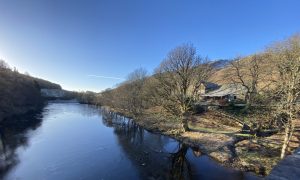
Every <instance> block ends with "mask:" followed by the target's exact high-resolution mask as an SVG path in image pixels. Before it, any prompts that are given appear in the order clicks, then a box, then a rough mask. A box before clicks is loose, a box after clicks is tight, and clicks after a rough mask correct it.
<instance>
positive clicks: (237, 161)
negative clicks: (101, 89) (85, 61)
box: [106, 107, 299, 176]
mask: <svg viewBox="0 0 300 180" xmlns="http://www.w3.org/2000/svg"><path fill="white" fill-rule="evenodd" d="M106 108H108V107H106ZM109 110H110V111H114V112H116V113H120V114H122V115H124V116H127V117H131V118H133V119H134V120H135V122H136V123H137V124H138V125H140V126H142V127H143V128H145V129H147V130H149V131H151V132H156V133H161V134H163V135H167V136H170V137H172V138H175V139H177V140H179V141H181V142H183V143H185V144H188V145H190V146H194V147H198V148H199V149H200V150H201V153H203V154H205V155H208V156H210V157H211V158H213V159H214V160H216V161H218V162H219V163H221V164H222V165H224V166H226V167H230V168H234V169H238V170H242V171H251V172H254V173H256V174H257V175H260V176H266V175H268V174H269V173H270V171H271V170H272V169H273V167H275V166H276V165H277V164H278V162H279V161H280V158H279V157H280V149H281V142H282V139H283V134H281V133H277V134H274V135H271V136H269V137H256V136H252V135H249V134H243V133H241V125H240V124H238V123H236V122H233V121H232V120H230V119H228V118H226V117H220V114H217V113H214V111H208V112H206V113H203V114H196V115H192V116H190V117H189V128H190V131H188V132H184V131H183V127H182V124H181V122H180V120H179V119H177V118H176V117H174V116H172V115H170V114H166V113H162V112H161V109H159V108H158V109H151V110H146V111H145V112H144V113H143V114H142V115H139V116H134V115H132V114H130V113H128V112H125V111H123V110H120V109H113V108H109ZM298 146H299V139H298V138H297V137H296V136H294V137H293V139H292V141H291V144H290V148H289V151H290V152H292V151H293V150H294V149H295V148H297V147H298Z"/></svg>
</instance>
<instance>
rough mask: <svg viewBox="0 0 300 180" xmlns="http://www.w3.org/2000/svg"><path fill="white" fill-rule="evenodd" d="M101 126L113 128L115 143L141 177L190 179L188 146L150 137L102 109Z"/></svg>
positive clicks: (134, 125) (146, 132) (125, 120)
mask: <svg viewBox="0 0 300 180" xmlns="http://www.w3.org/2000/svg"><path fill="white" fill-rule="evenodd" d="M101 112H102V117H103V123H104V124H105V125H107V126H109V127H113V128H114V133H115V134H116V135H117V137H118V142H119V144H120V145H121V147H122V148H123V150H124V152H125V153H126V154H127V156H128V158H129V159H130V160H131V161H132V162H133V163H134V164H135V166H136V167H138V168H139V169H140V170H139V172H140V176H141V178H143V179H144V178H148V179H191V172H190V164H189V162H188V161H187V159H186V153H187V150H188V149H189V147H188V146H187V145H185V144H180V143H179V142H177V141H175V140H173V139H170V138H168V137H166V136H161V135H159V134H152V133H149V132H148V131H146V130H144V129H143V128H141V127H140V126H138V125H137V124H136V123H134V121H132V120H130V119H127V118H124V117H123V116H120V115H118V114H116V113H112V112H109V111H107V110H105V109H102V111H101Z"/></svg>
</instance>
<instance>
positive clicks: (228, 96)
mask: <svg viewBox="0 0 300 180" xmlns="http://www.w3.org/2000/svg"><path fill="white" fill-rule="evenodd" d="M245 94H246V93H245V88H244V87H243V86H241V85H239V84H226V85H223V86H221V87H220V88H219V89H217V90H214V91H211V92H209V93H206V94H203V95H201V97H202V99H204V100H206V101H217V102H219V104H224V103H228V102H232V101H235V100H236V99H244V98H245Z"/></svg>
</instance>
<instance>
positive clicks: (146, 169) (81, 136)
mask: <svg viewBox="0 0 300 180" xmlns="http://www.w3.org/2000/svg"><path fill="white" fill-rule="evenodd" d="M18 122H19V123H18V125H16V124H14V123H7V124H5V125H2V126H1V127H0V135H1V140H0V141H1V142H0V155H1V159H0V178H1V179H5V180H11V179H24V180H44V179H45V180H54V179H55V180H60V179H62V180H75V179H83V180H85V179H88V180H89V179H130V180H133V179H149V180H152V179H153V180H154V179H222V180H223V179H233V180H235V179H257V177H256V176H254V175H253V174H252V173H245V172H241V171H236V170H233V169H229V168H225V167H223V166H221V165H219V164H218V163H216V162H215V161H213V160H212V159H210V158H209V157H208V156H206V155H203V154H202V153H201V152H200V151H199V150H198V149H197V148H192V147H189V146H187V145H184V144H181V143H179V142H178V141H176V140H174V139H172V138H169V137H167V136H163V135H160V134H154V133H151V132H148V131H147V130H145V129H143V128H141V127H139V126H138V125H136V124H135V123H134V122H133V121H132V120H130V119H128V118H125V117H122V116H119V115H117V114H115V113H111V112H108V111H105V110H104V109H100V108H97V107H95V106H90V105H82V104H78V103H62V102H60V103H59V102H50V103H48V105H47V106H46V107H45V108H44V109H43V110H42V112H40V113H37V114H35V115H34V116H26V117H23V118H21V119H18Z"/></svg>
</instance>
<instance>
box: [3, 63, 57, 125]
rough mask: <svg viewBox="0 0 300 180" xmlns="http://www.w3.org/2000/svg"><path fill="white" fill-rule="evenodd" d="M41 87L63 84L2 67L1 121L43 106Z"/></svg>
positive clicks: (53, 86)
mask: <svg viewBox="0 0 300 180" xmlns="http://www.w3.org/2000/svg"><path fill="white" fill-rule="evenodd" d="M41 89H61V86H60V85H58V84H55V83H51V82H49V81H46V80H43V79H39V78H34V77H31V76H29V75H25V74H21V73H19V72H17V71H13V70H11V69H9V68H7V67H3V66H2V67H0V121H2V120H3V119H4V118H6V117H9V116H12V115H18V114H23V113H26V112H28V111H32V110H35V109H37V107H39V106H41V105H42V104H43V101H44V99H43V97H42V96H41Z"/></svg>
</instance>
